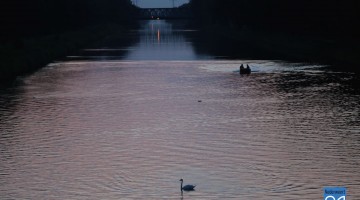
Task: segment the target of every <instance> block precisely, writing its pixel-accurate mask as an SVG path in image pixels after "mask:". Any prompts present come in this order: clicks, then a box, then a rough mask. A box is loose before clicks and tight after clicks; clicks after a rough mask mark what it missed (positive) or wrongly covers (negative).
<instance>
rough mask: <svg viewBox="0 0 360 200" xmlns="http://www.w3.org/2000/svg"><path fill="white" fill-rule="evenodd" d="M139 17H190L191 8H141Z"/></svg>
mask: <svg viewBox="0 0 360 200" xmlns="http://www.w3.org/2000/svg"><path fill="white" fill-rule="evenodd" d="M137 18H138V19H190V18H192V13H191V10H190V8H182V7H179V8H140V9H139V10H138V13H137Z"/></svg>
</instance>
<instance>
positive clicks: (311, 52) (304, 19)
mask: <svg viewBox="0 0 360 200" xmlns="http://www.w3.org/2000/svg"><path fill="white" fill-rule="evenodd" d="M190 6H191V7H192V9H193V11H194V15H195V17H196V20H197V25H200V26H202V27H203V28H205V29H208V30H212V31H215V32H219V33H220V34H222V35H225V36H228V37H231V38H233V39H235V40H238V41H240V42H243V43H251V45H253V46H255V47H257V48H260V49H262V50H268V51H271V52H272V53H278V54H282V55H284V56H286V57H290V58H293V59H299V60H307V61H309V62H323V63H328V64H335V65H338V64H340V65H344V66H345V65H346V66H351V68H352V69H355V68H354V66H357V65H358V64H360V61H359V59H358V54H359V52H360V45H359V44H360V42H359V34H360V31H359V29H358V27H357V26H358V25H357V24H358V19H359V12H358V11H359V10H360V2H359V1H357V0H345V1H339V0H328V1H322V0H313V1H288V0H272V1H269V0H251V1H250V0H225V1H224V0H191V1H190ZM357 70H359V69H357Z"/></svg>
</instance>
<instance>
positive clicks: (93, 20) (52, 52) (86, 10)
mask: <svg viewBox="0 0 360 200" xmlns="http://www.w3.org/2000/svg"><path fill="white" fill-rule="evenodd" d="M135 11H136V7H134V6H133V5H132V3H131V1H130V0H47V1H45V0H26V1H24V0H4V1H2V6H1V7H0V22H1V26H0V59H1V62H0V63H1V64H0V82H4V81H8V80H12V79H14V78H15V77H16V76H18V75H22V74H24V73H28V72H30V71H33V70H36V69H38V68H40V67H43V66H44V65H46V64H47V63H49V62H51V61H52V60H54V59H56V58H59V57H61V56H65V55H66V54H68V53H69V52H72V51H74V50H76V49H79V48H81V47H82V46H84V45H87V44H89V43H91V42H92V41H96V40H99V39H100V38H101V37H105V36H106V35H109V34H112V33H118V32H121V31H126V27H129V26H131V25H132V24H133V22H134V21H133V16H132V15H133V14H134V13H135Z"/></svg>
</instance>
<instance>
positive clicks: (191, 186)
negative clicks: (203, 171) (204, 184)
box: [179, 179, 196, 191]
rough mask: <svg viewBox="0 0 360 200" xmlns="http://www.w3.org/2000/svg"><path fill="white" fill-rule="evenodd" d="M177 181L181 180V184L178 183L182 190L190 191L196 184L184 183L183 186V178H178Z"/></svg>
mask: <svg viewBox="0 0 360 200" xmlns="http://www.w3.org/2000/svg"><path fill="white" fill-rule="evenodd" d="M179 181H180V182H181V185H180V189H181V191H183V190H184V191H192V190H194V188H195V186H196V185H185V186H183V182H184V180H183V179H180V180H179Z"/></svg>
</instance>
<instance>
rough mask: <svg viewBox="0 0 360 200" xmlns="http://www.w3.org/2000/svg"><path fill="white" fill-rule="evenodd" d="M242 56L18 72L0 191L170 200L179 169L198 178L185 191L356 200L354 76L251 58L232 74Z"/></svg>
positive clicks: (2, 145)
mask: <svg viewBox="0 0 360 200" xmlns="http://www.w3.org/2000/svg"><path fill="white" fill-rule="evenodd" d="M240 63H250V61H192V62H190V61H186V62H180V61H177V62H174V61H169V62H168V61H161V62H160V61H150V62H145V61H144V62H139V61H137V62H131V61H126V62H125V61H124V62H121V61H111V62H88V61H85V62H80V61H77V62H64V63H58V64H53V65H52V66H51V68H45V69H43V70H40V71H39V72H38V73H35V74H34V75H32V76H30V77H28V78H25V79H24V81H23V84H22V85H20V86H18V89H17V91H16V92H15V93H9V92H8V93H6V92H4V93H1V96H0V101H1V102H9V99H14V103H13V104H7V106H4V105H3V104H2V105H1V106H0V109H1V114H0V127H1V133H0V154H1V156H0V161H1V162H0V163H1V164H0V183H1V184H0V193H1V195H0V196H1V197H4V198H16V199H21V198H34V199H38V198H43V197H44V196H46V197H49V198H51V199H115V198H119V197H122V198H129V199H148V198H150V199H159V198H160V199H173V198H180V197H181V194H180V193H179V187H180V183H179V182H178V180H179V178H181V177H182V178H184V180H185V183H193V184H197V187H196V191H195V192H192V193H184V194H183V197H184V198H187V197H189V198H195V199H221V198H239V197H240V196H241V197H243V198H252V199H268V198H269V196H271V198H281V199H294V198H297V197H298V196H302V197H304V199H319V198H321V195H322V188H323V187H324V186H326V185H340V186H342V185H344V186H346V187H348V189H349V191H352V192H351V193H352V196H353V197H354V198H356V195H357V193H356V191H357V188H358V183H359V178H358V177H359V176H356V175H357V174H358V171H359V165H358V162H357V157H358V156H357V152H359V148H360V146H359V144H358V141H359V139H360V138H359V134H358V133H359V130H360V127H359V124H360V123H359V116H358V114H357V113H358V112H357V111H358V110H359V108H360V106H359V102H358V101H357V100H358V98H359V93H358V92H356V91H357V90H354V89H352V88H351V87H353V86H352V85H351V83H350V82H351V81H352V80H353V78H354V75H353V74H347V73H343V74H336V76H335V75H334V74H333V73H331V72H323V73H322V72H319V71H316V72H314V71H313V70H311V69H313V68H312V67H313V66H303V67H300V68H298V67H296V66H294V65H288V64H287V63H278V62H276V61H251V64H252V65H254V69H256V71H257V72H255V73H254V74H251V75H250V76H239V75H238V74H237V73H234V72H233V71H234V70H236V69H237V67H238V65H239V64H240ZM145 64H146V65H145ZM314 68H315V69H316V70H318V69H319V68H318V67H316V66H314ZM281 69H282V70H283V71H286V73H282V71H281ZM308 70H310V71H308ZM320 71H321V70H320ZM349 87H350V88H349ZM343 88H348V89H345V90H343ZM199 100H201V102H199ZM344 177H346V179H344Z"/></svg>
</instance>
